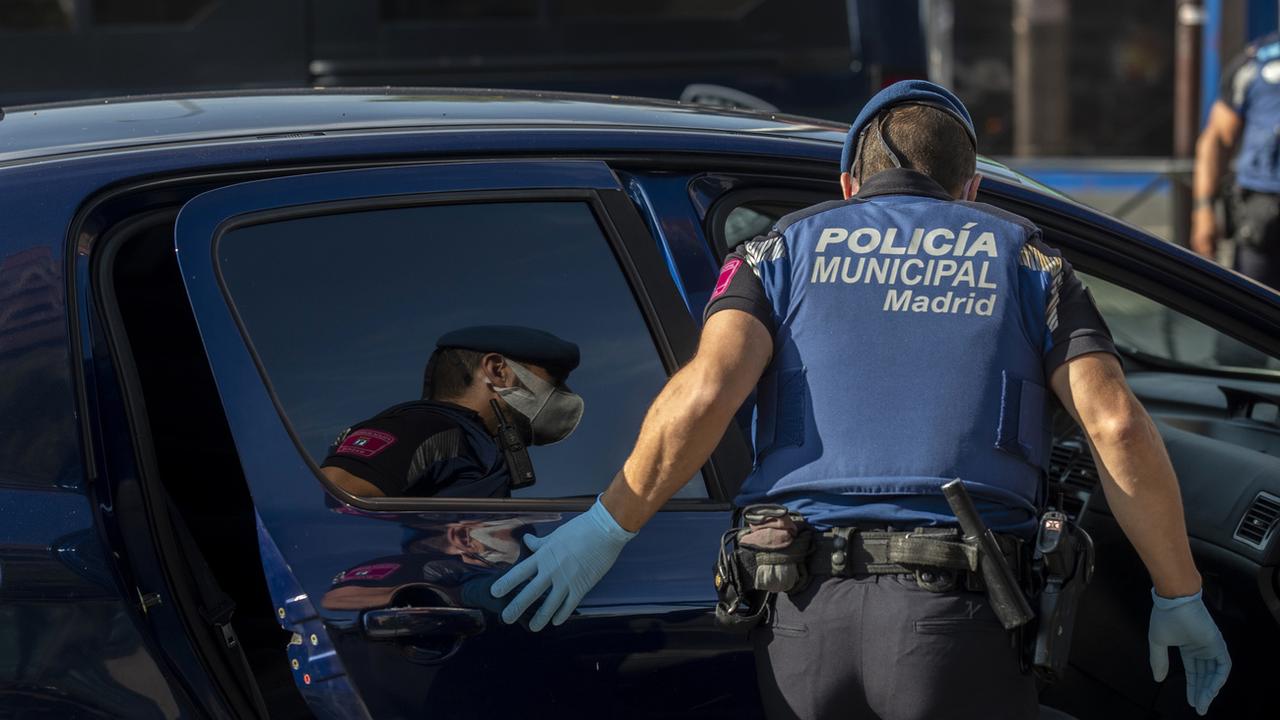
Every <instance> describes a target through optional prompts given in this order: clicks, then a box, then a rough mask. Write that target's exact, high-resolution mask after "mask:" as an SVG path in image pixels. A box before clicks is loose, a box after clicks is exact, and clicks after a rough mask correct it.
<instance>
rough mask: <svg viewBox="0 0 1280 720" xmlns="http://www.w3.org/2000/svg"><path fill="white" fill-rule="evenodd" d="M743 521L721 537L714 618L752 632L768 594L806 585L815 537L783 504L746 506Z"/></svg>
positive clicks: (788, 590) (800, 588)
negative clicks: (809, 559) (809, 558)
mask: <svg viewBox="0 0 1280 720" xmlns="http://www.w3.org/2000/svg"><path fill="white" fill-rule="evenodd" d="M742 521H743V526H742V527H736V528H733V529H732V530H729V531H728V532H726V533H725V534H724V536H723V537H722V538H721V543H720V554H719V557H718V559H717V560H716V575H715V580H716V595H717V597H718V598H719V602H717V603H716V620H717V621H718V622H719V623H720V625H721V626H723V627H729V628H737V629H750V628H751V627H754V626H755V625H756V624H758V623H759V622H760V620H761V619H763V617H764V613H765V610H766V608H767V607H768V604H769V598H770V596H772V595H773V594H774V593H780V592H788V593H790V592H798V591H800V590H803V589H804V587H805V586H806V585H808V583H809V570H808V557H809V553H810V552H812V550H813V533H812V531H811V529H810V527H809V525H808V523H806V522H805V521H804V518H802V517H801V516H800V515H799V514H796V513H793V512H791V511H789V510H787V508H785V507H782V506H781V505H749V506H747V508H746V509H744V510H743V512H742Z"/></svg>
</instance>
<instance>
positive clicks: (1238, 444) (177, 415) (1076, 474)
mask: <svg viewBox="0 0 1280 720" xmlns="http://www.w3.org/2000/svg"><path fill="white" fill-rule="evenodd" d="M806 185H807V186H808V189H806V188H805V187H804V186H806ZM199 189H203V187H196V186H191V187H186V188H184V189H182V190H180V191H174V190H172V189H170V190H167V191H166V193H165V195H164V196H163V197H156V198H154V199H152V200H150V201H148V202H141V201H137V200H136V199H135V200H133V201H130V202H131V203H132V205H131V206H132V207H135V208H136V207H139V206H141V207H146V208H147V210H146V212H137V211H130V212H128V213H126V212H123V211H120V210H118V208H119V207H124V206H125V205H126V203H124V202H123V201H118V203H117V206H115V207H117V210H116V212H115V215H114V218H113V222H112V223H111V224H110V225H109V226H107V227H106V228H105V229H104V230H103V232H101V233H100V237H101V240H102V241H101V242H98V243H97V244H95V246H94V248H95V249H94V253H95V256H94V260H93V262H94V268H95V272H94V276H93V277H94V280H93V282H94V290H95V298H96V299H97V302H98V303H99V305H100V307H99V310H100V312H101V314H102V318H103V320H104V321H105V322H104V327H105V329H106V340H107V343H108V346H109V347H110V348H111V350H112V356H113V362H114V363H115V370H116V372H117V373H118V374H119V375H120V377H121V378H122V385H124V386H125V387H126V395H127V396H129V397H128V398H127V399H126V404H127V405H128V407H129V409H130V414H131V416H132V417H133V424H134V427H135V428H136V429H135V433H134V434H135V447H136V450H137V452H138V453H139V454H144V455H145V454H149V455H150V456H151V459H152V461H153V464H151V465H150V467H151V468H153V470H154V471H153V472H147V467H148V463H145V462H143V463H140V464H141V465H142V471H141V473H140V474H141V475H142V476H143V477H142V478H141V480H142V482H143V483H144V484H145V487H146V492H147V493H149V494H150V495H151V496H152V498H153V502H152V503H151V504H150V505H149V507H150V508H151V510H150V511H149V512H150V513H151V515H152V517H150V518H145V519H139V520H141V521H143V522H148V523H158V522H161V521H162V520H161V519H158V518H157V517H156V516H157V514H158V511H157V510H156V507H157V503H156V502H155V501H154V498H166V499H167V500H166V501H165V502H164V503H160V504H165V505H166V507H168V508H171V509H172V516H173V517H172V518H170V522H171V523H172V522H181V523H184V524H185V525H186V527H187V528H189V531H190V535H191V537H192V538H193V539H194V542H195V544H196V545H197V546H198V548H199V551H200V554H201V555H202V556H203V558H204V560H205V561H207V563H208V568H209V570H210V571H211V572H212V575H213V577H214V578H216V582H217V583H218V585H220V586H221V588H222V590H223V591H225V592H226V593H227V594H228V595H229V596H230V597H231V599H232V600H234V602H235V604H236V611H235V614H234V618H233V620H232V623H233V625H234V627H235V629H236V632H237V635H238V637H239V639H240V644H241V646H242V648H243V650H244V654H245V657H246V659H247V661H248V663H249V665H250V667H251V670H252V675H253V677H254V678H256V680H257V685H258V688H259V690H260V692H261V695H262V698H263V700H264V702H265V706H266V708H267V710H268V711H269V712H270V716H271V717H282V718H290V717H309V716H310V713H309V711H308V710H307V707H306V705H305V703H304V702H303V700H302V697H301V695H300V694H299V692H298V690H297V688H296V687H295V685H294V682H293V679H292V675H291V673H290V672H289V668H288V660H287V656H286V653H285V646H286V644H287V642H288V641H289V635H288V633H286V632H285V631H283V630H282V629H281V628H280V626H279V624H278V623H277V620H276V617H275V612H274V609H273V607H272V604H271V601H270V597H269V595H268V593H267V586H266V581H265V578H264V576H263V571H262V567H261V565H260V563H259V562H258V545H257V534H256V526H255V520H254V510H253V505H252V501H251V499H250V496H249V492H248V488H247V486H246V483H245V481H244V477H243V475H242V473H241V469H240V464H239V461H238V458H237V455H236V451H235V447H234V444H233V442H232V437H231V433H230V430H229V428H228V425H227V422H226V418H225V416H224V414H223V410H222V406H221V402H220V400H219V397H218V393H217V389H216V386H215V384H214V379H213V376H212V373H211V371H210V368H209V365H208V362H207V360H206V357H205V352H204V348H203V345H202V343H201V339H200V334H199V330H198V328H197V326H196V322H195V318H194V317H193V314H192V310H191V307H190V305H189V303H188V301H187V298H186V292H185V289H184V287H183V283H182V278H181V275H180V273H179V269H178V265H177V261H176V258H175V253H174V250H173V222H174V218H175V216H176V212H177V209H178V208H179V207H180V206H181V203H182V202H184V201H185V199H186V198H189V197H191V196H193V195H194V194H195V192H196V191H197V190H199ZM830 197H831V195H830V184H829V183H818V182H816V181H812V180H808V181H804V182H779V183H773V184H772V185H770V184H768V183H766V182H762V181H761V179H760V178H759V176H757V178H756V180H754V181H752V182H750V183H745V184H743V187H741V188H740V189H736V190H733V191H730V192H729V193H727V194H726V195H724V196H723V197H721V198H720V199H719V200H718V201H717V202H716V203H715V204H714V205H713V206H712V207H711V208H710V209H709V211H708V212H707V214H706V223H707V225H706V227H705V228H704V229H705V230H706V234H707V236H708V238H709V240H710V241H711V242H712V243H713V245H714V250H715V252H716V254H717V256H718V257H722V256H723V255H724V253H725V252H727V251H728V250H729V249H730V248H731V247H733V246H734V245H735V244H736V243H738V242H741V241H742V240H744V239H748V238H750V237H752V236H754V235H755V234H757V233H760V232H762V231H764V230H766V229H767V228H768V227H769V226H770V225H771V224H772V223H773V222H774V220H776V219H777V218H778V217H780V216H781V215H783V214H785V213H787V212H791V211H793V210H795V209H799V208H802V207H805V206H807V205H809V204H811V203H812V202H815V201H817V200H825V199H829V198H830ZM985 199H987V200H989V201H991V200H994V201H995V202H997V203H1001V202H1002V201H1001V199H1000V198H999V197H997V196H988V197H987V198H985ZM104 207H105V206H104ZM1010 209H1013V210H1015V211H1017V210H1019V209H1020V208H1010ZM103 213H104V214H105V213H106V211H105V210H103ZM1033 219H1036V218H1033ZM1044 227H1045V230H1046V240H1047V242H1048V243H1049V244H1050V245H1057V244H1058V241H1059V240H1066V241H1067V242H1063V243H1062V244H1061V247H1063V248H1064V253H1065V254H1067V257H1068V258H1069V259H1071V260H1072V261H1073V262H1076V257H1075V256H1073V253H1072V251H1071V250H1070V248H1072V247H1077V246H1078V245H1079V243H1080V241H1079V240H1078V239H1077V240H1074V241H1072V238H1071V234H1072V228H1071V226H1070V224H1069V223H1066V222H1065V221H1059V222H1057V223H1053V224H1050V223H1045V224H1044ZM1077 269H1078V270H1079V271H1081V272H1082V273H1084V274H1085V276H1086V284H1088V285H1089V286H1090V288H1091V290H1092V292H1093V293H1094V294H1095V296H1096V297H1097V301H1098V304H1099V307H1100V309H1101V310H1102V312H1103V315H1104V317H1105V318H1106V319H1107V321H1108V323H1109V324H1110V325H1111V327H1112V329H1113V333H1114V334H1115V338H1116V341H1117V345H1118V346H1119V347H1120V348H1121V350H1122V353H1123V355H1124V363H1125V367H1126V372H1127V374H1128V375H1129V379H1130V383H1131V385H1132V387H1133V389H1134V391H1135V393H1136V394H1137V395H1138V397H1139V398H1140V399H1141V400H1142V401H1143V403H1144V405H1145V406H1146V407H1147V409H1148V411H1149V412H1150V413H1151V414H1152V415H1153V417H1155V419H1156V420H1157V423H1158V425H1159V428H1160V431H1161V433H1162V435H1163V437H1164V440H1165V443H1166V445H1167V447H1168V449H1169V454H1170V457H1171V459H1172V461H1173V463H1174V466H1175V468H1176V470H1177V472H1178V475H1179V478H1180V481H1181V483H1182V486H1183V489H1184V500H1185V504H1186V514H1187V522H1188V529H1189V533H1190V535H1191V536H1192V541H1193V551H1194V552H1195V555H1196V560H1197V563H1198V565H1199V567H1200V570H1201V573H1202V574H1203V576H1204V579H1205V600H1206V603H1207V604H1208V605H1209V607H1210V608H1211V609H1212V610H1213V611H1214V613H1215V617H1216V619H1217V620H1218V622H1219V624H1220V626H1221V628H1222V631H1223V633H1224V635H1225V636H1226V638H1227V642H1228V645H1229V647H1230V648H1231V651H1232V653H1233V655H1234V656H1235V658H1236V664H1235V668H1234V670H1233V676H1232V678H1231V680H1230V681H1229V682H1228V683H1227V686H1226V687H1225V688H1224V690H1223V692H1222V694H1221V695H1220V696H1219V697H1218V699H1217V700H1216V701H1215V704H1214V708H1213V714H1214V715H1215V716H1219V717H1263V716H1269V715H1270V714H1274V713H1275V712H1276V707H1275V704H1274V700H1273V699H1271V696H1269V694H1268V693H1266V692H1265V689H1266V688H1268V686H1269V680H1270V679H1271V676H1273V675H1274V672H1270V673H1269V672H1268V670H1269V669H1270V670H1272V671H1274V667H1275V665H1274V662H1269V661H1268V660H1267V659H1266V652H1265V650H1266V649H1267V648H1271V647H1276V646H1277V643H1280V572H1278V570H1277V567H1276V566H1277V558H1278V556H1280V551H1278V550H1277V546H1278V545H1280V543H1277V542H1275V535H1276V534H1277V533H1276V532H1275V528H1276V525H1277V519H1278V518H1280V458H1278V457H1277V454H1280V416H1278V413H1280V369H1277V368H1280V365H1278V364H1277V362H1276V359H1275V358H1270V357H1267V356H1266V355H1264V354H1260V353H1258V352H1257V351H1252V350H1250V349H1248V348H1246V347H1245V346H1243V345H1241V344H1240V343H1238V342H1236V341H1234V340H1232V339H1231V338H1229V337H1228V336H1226V335H1224V334H1221V333H1218V332H1216V331H1215V330H1213V329H1212V328H1211V327H1210V326H1208V325H1206V324H1204V323H1202V322H1200V321H1198V320H1196V319H1194V318H1193V317H1191V316H1189V315H1187V314H1184V313H1182V312H1180V311H1178V310H1174V309H1173V307H1172V306H1176V305H1177V303H1176V302H1171V301H1170V298H1168V297H1164V296H1162V293H1176V292H1177V289H1176V288H1160V287H1158V286H1153V285H1146V286H1143V287H1140V288H1135V287H1129V286H1128V285H1132V283H1122V282H1121V281H1122V280H1123V279H1124V278H1122V277H1119V276H1121V275H1123V273H1119V274H1117V277H1116V279H1114V280H1108V278H1112V275H1111V274H1109V273H1108V268H1107V267H1106V266H1105V265H1103V264H1100V263H1097V262H1089V258H1085V257H1081V258H1080V262H1079V263H1078V264H1077ZM1126 277H1127V276H1126ZM1228 356H1229V357H1230V358H1231V363H1230V364H1222V363H1220V362H1219V358H1223V357H1228ZM1054 428H1055V432H1054V438H1055V444H1054V448H1053V454H1052V467H1051V471H1050V477H1049V486H1050V497H1051V498H1058V499H1059V503H1060V507H1061V508H1062V509H1063V510H1065V511H1066V512H1067V513H1068V514H1070V515H1071V516H1073V517H1074V518H1077V519H1078V521H1079V522H1080V524H1081V525H1082V526H1083V527H1084V528H1086V529H1087V530H1088V531H1089V533H1090V534H1091V535H1092V537H1093V539H1094V542H1095V544H1096V548H1097V572H1096V575H1095V577H1094V580H1093V583H1092V585H1091V587H1090V589H1089V591H1088V592H1087V593H1086V596H1085V599H1084V604H1083V607H1082V610H1081V614H1080V616H1079V618H1078V620H1077V626H1076V632H1075V637H1074V645H1073V652H1072V670H1071V672H1070V673H1069V674H1068V676H1067V677H1066V678H1065V679H1064V680H1063V681H1061V682H1060V683H1058V684H1055V685H1053V686H1049V687H1046V688H1045V689H1044V691H1043V693H1042V703H1044V704H1045V705H1048V706H1052V707H1054V708H1058V709H1060V710H1062V711H1064V712H1066V713H1069V714H1070V715H1073V716H1075V717H1081V718H1092V717H1161V718H1179V717H1192V713H1193V712H1194V711H1193V710H1191V709H1190V708H1189V707H1188V706H1187V705H1186V702H1185V699H1184V697H1183V685H1182V681H1181V678H1182V675H1181V670H1180V669H1179V668H1180V665H1179V661H1178V660H1176V659H1175V660H1173V661H1172V663H1171V667H1172V669H1171V672H1170V678H1171V679H1170V680H1169V681H1166V682H1165V683H1163V684H1161V685H1159V686H1157V685H1155V684H1154V683H1152V682H1151V678H1150V670H1149V668H1148V663H1147V644H1146V642H1145V634H1146V627H1147V623H1146V615H1147V613H1148V612H1149V608H1150V598H1149V595H1148V593H1149V588H1150V584H1149V580H1148V578H1147V575H1146V572H1145V570H1144V569H1143V567H1142V565H1141V563H1140V562H1139V561H1138V558H1137V556H1136V555H1135V553H1134V552H1133V551H1132V549H1131V548H1130V547H1129V545H1128V543H1127V541H1126V540H1125V538H1124V536H1123V534H1122V533H1121V532H1120V530H1119V527H1118V526H1117V525H1116V523H1115V521H1114V519H1113V518H1112V517H1111V515H1110V513H1109V511H1108V508H1107V505H1106V500H1105V498H1104V497H1103V495H1102V493H1101V492H1099V491H1098V490H1099V473H1098V470H1097V468H1096V467H1095V465H1094V461H1093V458H1092V455H1091V453H1090V451H1089V447H1088V443H1087V441H1086V439H1085V438H1084V437H1083V435H1082V434H1081V432H1080V430H1079V428H1077V427H1076V426H1075V424H1074V423H1073V422H1072V421H1071V420H1070V419H1069V418H1068V417H1067V416H1066V414H1065V412H1062V411H1059V412H1058V413H1057V416H1056V418H1055V424H1054ZM159 514H161V515H162V514H164V513H163V512H159ZM172 561H173V562H182V560H180V559H178V558H173V559H172ZM1175 655H1176V653H1175ZM1251 688H1252V689H1254V690H1252V691H1251V690H1250V689H1251ZM1258 689H1263V690H1261V691H1260V690H1258ZM1048 712H1049V711H1046V713H1048ZM1047 716H1048V714H1046V717H1047Z"/></svg>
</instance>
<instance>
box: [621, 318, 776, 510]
mask: <svg viewBox="0 0 1280 720" xmlns="http://www.w3.org/2000/svg"><path fill="white" fill-rule="evenodd" d="M772 354H773V338H772V337H771V336H770V335H769V331H768V330H766V329H765V326H764V325H763V324H761V322H760V321H759V320H757V319H756V318H754V317H753V316H751V315H750V314H748V313H746V312H743V311H740V310H726V311H722V312H718V313H714V314H712V315H711V317H709V318H707V322H706V325H705V326H703V328H702V338H701V339H700V340H699V342H698V354H697V356H696V357H694V359H693V360H692V361H691V362H690V363H689V365H688V366H687V367H685V368H684V369H683V370H681V371H680V372H678V373H676V374H675V375H674V376H672V378H671V381H670V382H668V383H667V386H666V387H665V388H663V389H662V392H661V393H659V395H658V399H657V400H654V401H653V405H652V406H650V407H649V412H648V414H647V415H645V418H644V424H643V425H642V426H641V427H640V438H639V439H638V440H636V446H635V449H633V450H632V451H631V455H630V457H628V458H627V462H626V464H625V465H623V466H622V471H621V472H619V473H618V475H617V477H615V478H614V479H613V483H611V484H610V485H609V489H608V490H606V491H605V492H604V496H603V497H602V498H601V502H602V503H603V504H604V507H605V509H606V510H608V511H609V514H611V515H613V519H614V520H616V521H617V522H618V524H619V525H621V526H622V527H623V528H625V529H627V530H631V531H635V530H639V529H640V527H641V526H642V525H644V524H645V523H646V522H648V521H649V518H651V517H653V514H654V513H656V512H658V509H659V508H661V507H662V505H663V503H665V502H666V501H667V500H669V499H670V498H671V496H672V495H674V494H675V493H676V491H677V490H679V489H680V486H681V485H684V484H685V482H687V481H688V480H689V478H690V477H693V474H694V472H696V471H697V470H698V468H699V467H701V466H702V464H703V463H705V462H706V461H707V458H709V457H711V451H712V450H714V449H715V447H716V444H717V443H719V442H720V437H721V436H722V435H724V431H725V428H727V427H728V426H729V421H730V420H731V419H732V418H733V414H734V413H735V412H737V410H738V408H739V407H740V406H741V405H742V403H743V401H744V400H746V399H747V396H748V395H750V394H751V389H752V388H754V387H755V385H756V381H757V380H759V379H760V373H762V372H763V371H764V368H765V366H766V365H768V364H769V358H770V357H771V356H772Z"/></svg>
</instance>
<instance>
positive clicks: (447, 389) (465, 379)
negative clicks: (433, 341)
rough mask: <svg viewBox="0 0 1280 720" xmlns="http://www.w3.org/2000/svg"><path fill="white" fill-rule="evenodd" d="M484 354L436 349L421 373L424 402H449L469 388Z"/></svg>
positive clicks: (463, 350) (456, 349)
mask: <svg viewBox="0 0 1280 720" xmlns="http://www.w3.org/2000/svg"><path fill="white" fill-rule="evenodd" d="M484 356H485V354H484V353H482V352H478V351H476V350H466V349H463V348H455V347H450V348H436V351H435V352H433V353H431V357H430V358H428V359H427V367H426V369H425V370H423V372H422V398H423V399H424V400H450V399H452V398H456V397H458V396H460V395H462V394H463V393H465V392H466V391H467V388H469V387H471V382H472V379H473V376H474V375H475V372H476V368H478V367H480V360H481V358H483V357H484Z"/></svg>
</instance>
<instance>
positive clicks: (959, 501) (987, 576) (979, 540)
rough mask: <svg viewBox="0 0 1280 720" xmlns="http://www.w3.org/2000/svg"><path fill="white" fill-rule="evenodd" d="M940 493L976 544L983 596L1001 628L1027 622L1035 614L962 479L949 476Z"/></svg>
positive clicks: (965, 533)
mask: <svg viewBox="0 0 1280 720" xmlns="http://www.w3.org/2000/svg"><path fill="white" fill-rule="evenodd" d="M942 494H943V495H944V496H946V498H947V504H948V505H950V506H951V512H952V513H953V514H954V515H955V516H956V521H957V522H959V523H960V530H961V531H962V532H964V536H965V537H964V539H965V542H971V543H975V544H976V545H977V546H978V569H979V570H980V571H981V572H982V581H983V582H984V583H985V584H986V586H987V599H988V600H989V601H990V602H991V609H992V610H993V611H994V612H995V614H996V617H997V618H999V620H1000V624H1001V625H1003V626H1004V629H1005V630H1012V629H1014V628H1016V627H1020V626H1022V625H1026V624H1027V623H1029V622H1031V619H1032V618H1034V617H1035V614H1034V613H1032V612H1031V605H1029V604H1028V603H1027V598H1026V597H1025V596H1023V594H1022V590H1021V589H1019V588H1018V581H1017V579H1016V578H1014V576H1013V570H1012V569H1010V568H1009V562H1008V561H1007V560H1005V557H1004V553H1003V552H1001V551H1000V546H999V545H997V544H996V536H995V535H993V534H992V533H991V528H988V527H987V526H986V523H984V522H982V518H981V517H979V515H978V509H977V508H975V507H974V506H973V498H971V497H969V491H968V490H966V489H965V487H964V483H962V482H960V480H958V479H956V480H952V481H951V482H949V483H947V484H945V485H943V486H942Z"/></svg>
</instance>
